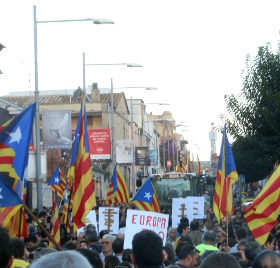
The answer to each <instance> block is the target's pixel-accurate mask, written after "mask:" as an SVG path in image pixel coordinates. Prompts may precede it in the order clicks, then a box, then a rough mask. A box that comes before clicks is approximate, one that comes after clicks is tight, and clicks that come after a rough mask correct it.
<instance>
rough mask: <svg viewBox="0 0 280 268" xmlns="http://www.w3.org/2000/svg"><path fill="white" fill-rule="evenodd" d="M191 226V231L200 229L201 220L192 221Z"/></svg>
mask: <svg viewBox="0 0 280 268" xmlns="http://www.w3.org/2000/svg"><path fill="white" fill-rule="evenodd" d="M190 227H191V231H196V230H198V229H199V222H198V221H196V220H194V221H192V222H191V225H190Z"/></svg>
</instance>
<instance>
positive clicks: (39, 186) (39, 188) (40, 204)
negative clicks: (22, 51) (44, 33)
mask: <svg viewBox="0 0 280 268" xmlns="http://www.w3.org/2000/svg"><path fill="white" fill-rule="evenodd" d="M33 17H34V20H33V25H34V66H35V102H36V111H35V131H36V179H37V211H38V212H40V211H41V210H42V208H43V202H42V175H41V151H40V113H39V87H38V56H37V24H39V23H57V22H78V21H79V22H82V21H86V22H87V21H92V22H93V23H94V24H113V23H114V22H113V21H111V20H108V19H90V18H87V19H74V20H41V21H39V20H37V16H36V5H34V6H33Z"/></svg>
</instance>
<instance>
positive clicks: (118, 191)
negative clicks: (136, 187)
mask: <svg viewBox="0 0 280 268" xmlns="http://www.w3.org/2000/svg"><path fill="white" fill-rule="evenodd" d="M128 202H129V194H128V190H127V187H126V183H125V180H124V177H123V175H122V173H121V171H120V167H119V165H117V164H116V165H115V168H114V172H113V175H112V179H111V183H110V184H109V189H108V192H107V197H106V201H105V203H106V205H111V204H128Z"/></svg>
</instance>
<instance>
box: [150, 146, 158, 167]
mask: <svg viewBox="0 0 280 268" xmlns="http://www.w3.org/2000/svg"><path fill="white" fill-rule="evenodd" d="M157 165H158V152H157V150H149V166H154V167H155V166H157Z"/></svg>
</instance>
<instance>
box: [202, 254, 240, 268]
mask: <svg viewBox="0 0 280 268" xmlns="http://www.w3.org/2000/svg"><path fill="white" fill-rule="evenodd" d="M199 268H241V267H240V264H239V262H238V261H237V260H236V258H235V257H233V256H232V255H230V254H227V253H223V252H219V251H215V252H211V253H210V254H209V255H208V256H207V257H206V258H205V259H203V260H202V262H201V264H200V265H199Z"/></svg>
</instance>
